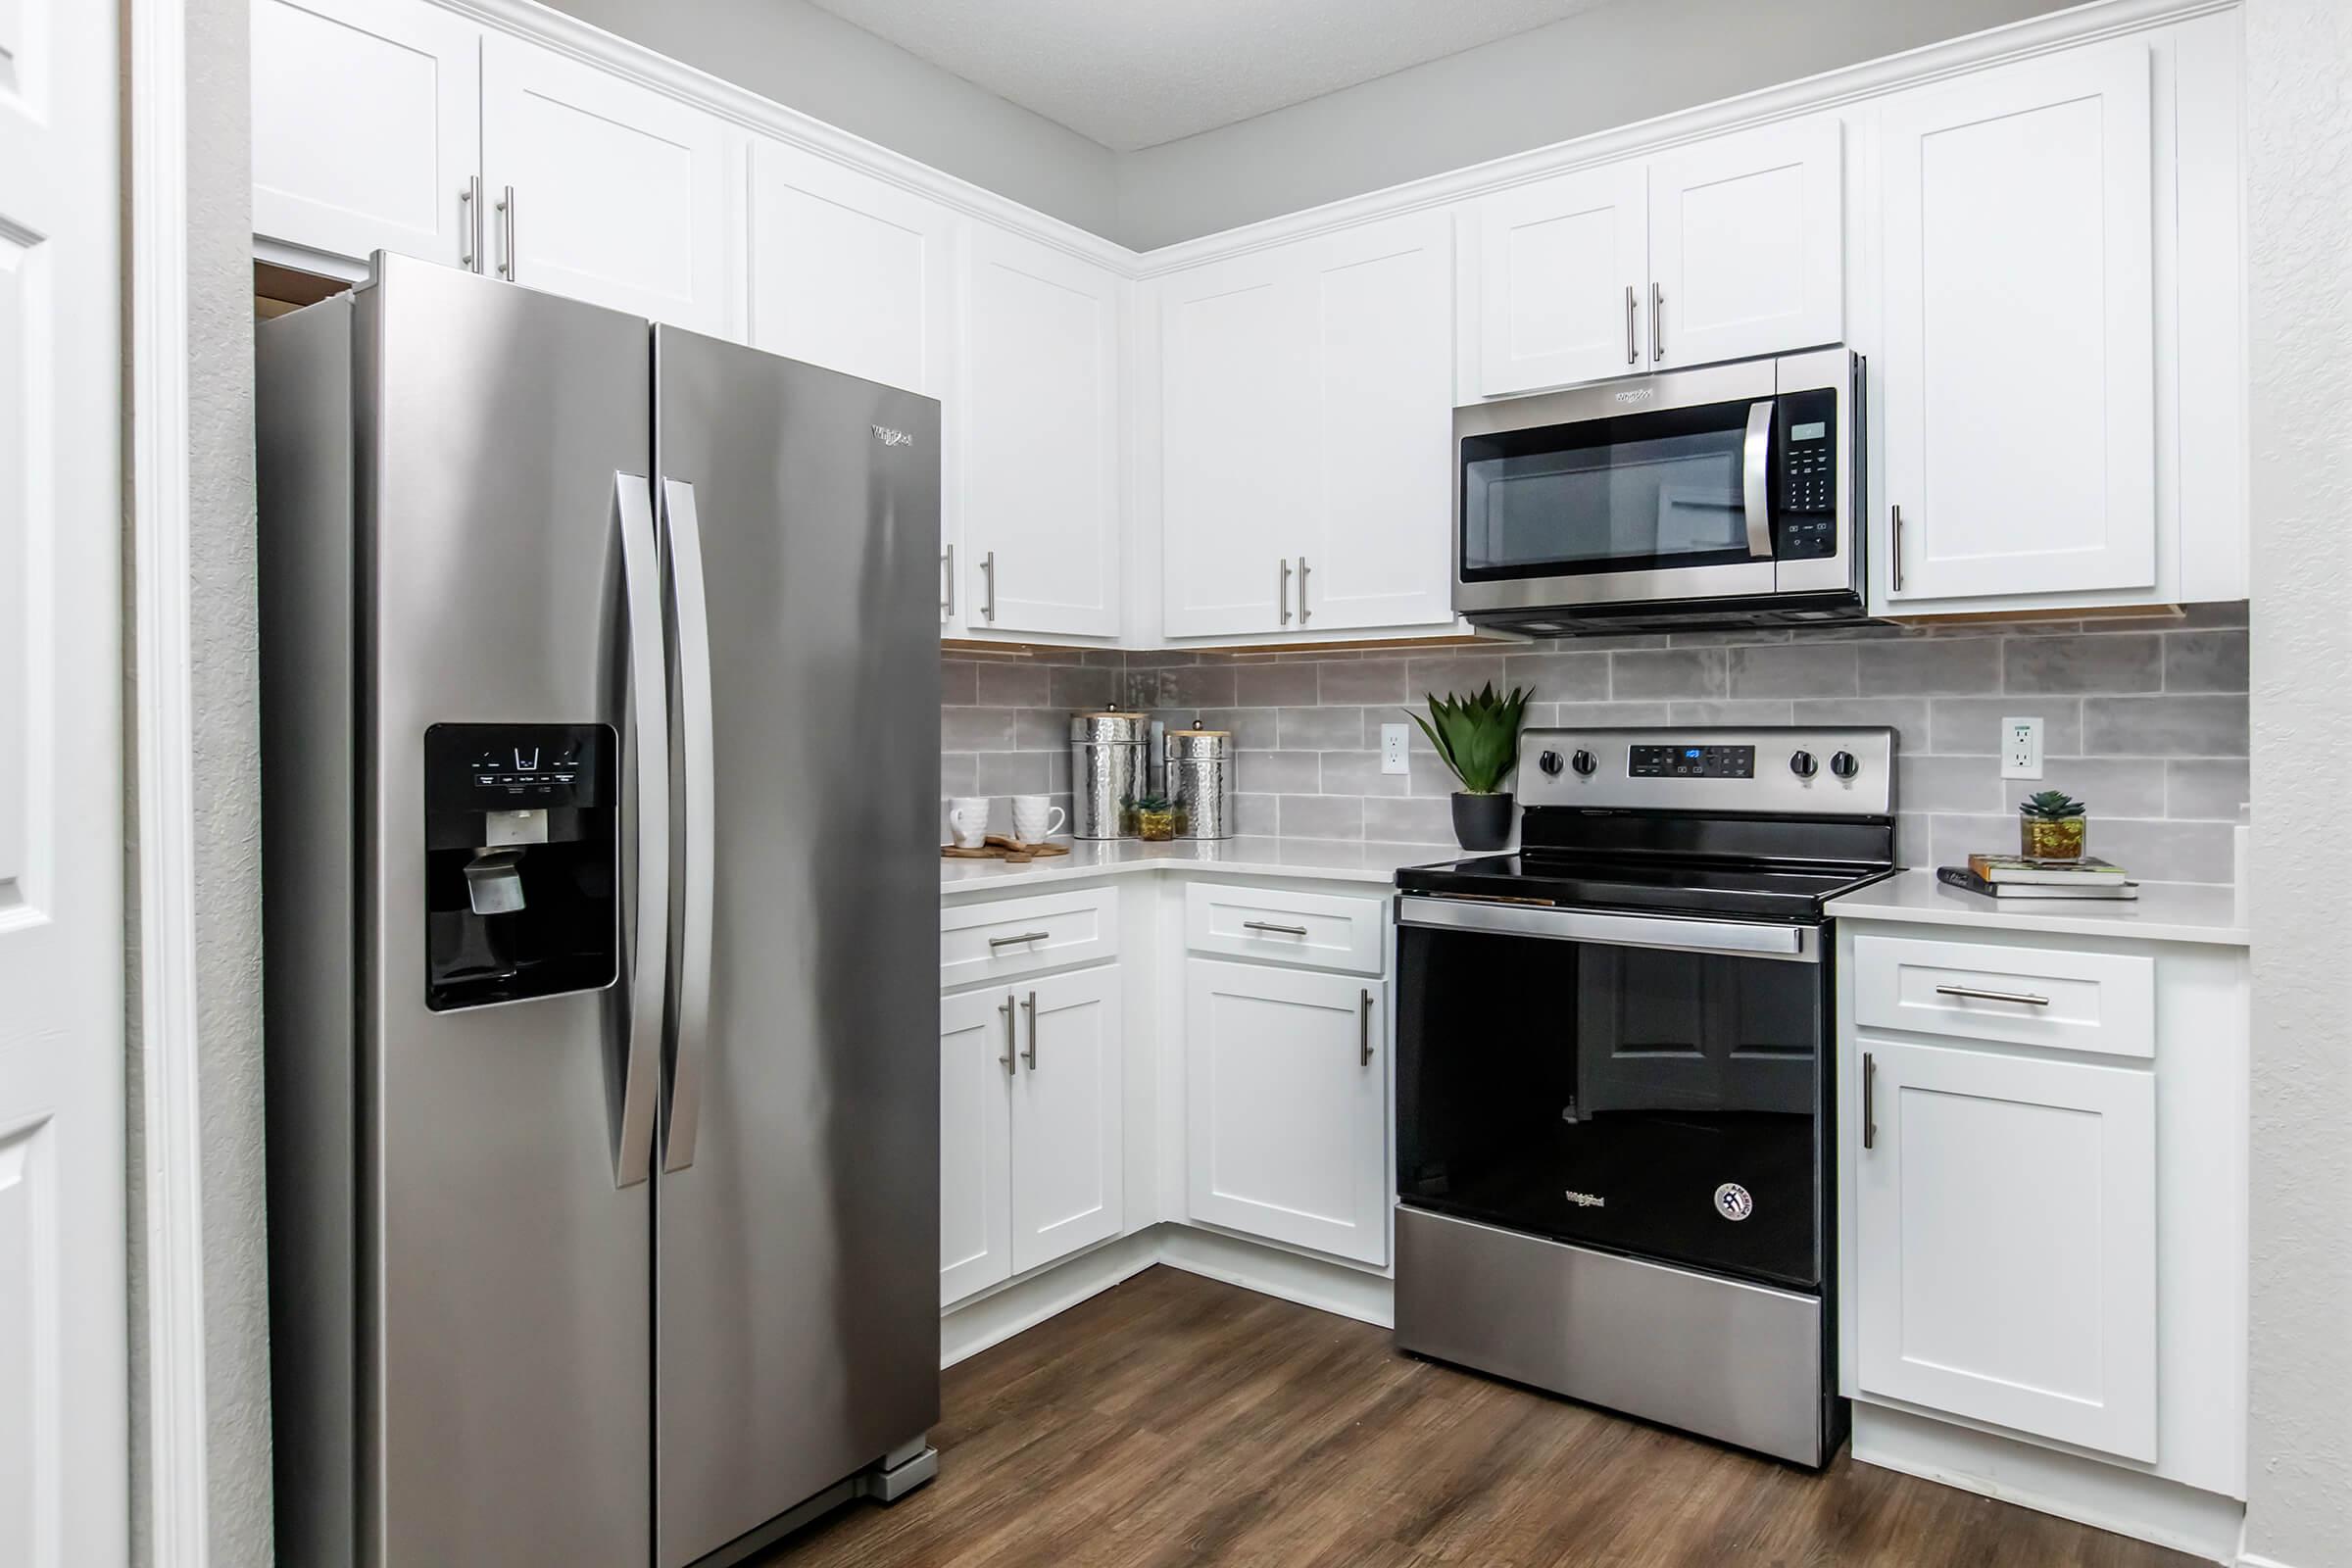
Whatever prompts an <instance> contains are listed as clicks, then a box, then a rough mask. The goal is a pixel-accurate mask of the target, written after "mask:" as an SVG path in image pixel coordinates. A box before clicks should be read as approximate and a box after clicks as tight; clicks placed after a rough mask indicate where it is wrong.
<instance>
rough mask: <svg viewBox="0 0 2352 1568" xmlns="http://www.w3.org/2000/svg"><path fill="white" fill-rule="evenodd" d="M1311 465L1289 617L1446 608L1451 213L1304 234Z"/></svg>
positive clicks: (1437, 621)
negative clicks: (1299, 573) (1299, 574)
mask: <svg viewBox="0 0 2352 1568" xmlns="http://www.w3.org/2000/svg"><path fill="white" fill-rule="evenodd" d="M1306 250H1307V257H1306V263H1307V265H1306V266H1305V267H1304V268H1303V269H1302V271H1303V279H1302V281H1303V284H1304V290H1305V299H1304V302H1303V310H1302V311H1301V313H1300V314H1301V315H1302V316H1303V317H1304V319H1305V320H1306V323H1307V326H1308V329H1309V333H1310V341H1309V345H1308V349H1309V354H1310V357H1311V368H1310V371H1309V376H1308V386H1309V388H1310V389H1311V398H1312V403H1311V407H1312V409H1313V417H1314V420H1315V424H1314V426H1313V430H1312V434H1313V439H1314V447H1313V451H1314V456H1315V463H1314V466H1313V471H1312V472H1311V473H1310V474H1309V476H1308V478H1309V482H1310V483H1311V484H1312V485H1313V486H1314V487H1315V488H1314V494H1313V495H1312V496H1311V497H1310V498H1309V501H1308V519H1309V522H1310V526H1309V528H1308V530H1307V533H1308V537H1309V538H1310V539H1311V541H1312V542H1311V543H1309V544H1302V545H1301V546H1300V551H1299V553H1300V554H1301V555H1302V556H1303V557H1305V558H1306V559H1305V562H1304V565H1305V567H1306V571H1305V575H1304V577H1303V578H1302V580H1301V583H1300V587H1299V614H1300V623H1301V624H1302V625H1304V626H1305V628H1306V629H1307V630H1309V631H1342V630H1348V629H1354V628H1364V627H1375V626H1377V627H1389V626H1427V625H1444V624H1447V623H1450V622H1451V621H1452V619H1453V537H1452V531H1451V530H1450V529H1449V528H1448V527H1446V525H1445V519H1446V517H1448V516H1450V515H1451V513H1452V495H1453V482H1454V468H1453V389H1452V372H1451V366H1452V363H1453V221H1452V218H1451V217H1450V216H1449V215H1447V214H1446V213H1443V212H1430V213H1414V214H1411V215H1409V216H1407V217H1404V218H1398V219H1392V220H1390V221H1387V222H1384V223H1371V224H1366V225H1363V226H1361V227H1357V228H1351V229H1348V230H1347V231H1346V232H1344V233H1341V234H1337V235H1334V236H1332V237H1331V238H1329V239H1323V240H1315V241H1310V242H1308V245H1307V247H1306Z"/></svg>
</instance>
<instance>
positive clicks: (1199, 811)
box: [1166, 728, 1237, 839]
mask: <svg viewBox="0 0 2352 1568" xmlns="http://www.w3.org/2000/svg"><path fill="white" fill-rule="evenodd" d="M1236 788H1237V782H1236V780H1235V778H1234V765H1233V732H1232V731H1231V730H1223V729H1197V728H1196V729H1172V730H1169V731H1168V733H1167V790H1166V794H1167V797H1168V801H1169V804H1170V805H1172V806H1174V807H1175V808H1176V836H1177V837H1178V838H1180V839H1229V838H1231V837H1233V818H1234V794H1235V790H1236Z"/></svg>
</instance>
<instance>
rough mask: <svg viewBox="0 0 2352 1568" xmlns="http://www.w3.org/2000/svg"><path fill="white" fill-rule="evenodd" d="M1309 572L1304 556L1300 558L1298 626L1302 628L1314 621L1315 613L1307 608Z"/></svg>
mask: <svg viewBox="0 0 2352 1568" xmlns="http://www.w3.org/2000/svg"><path fill="white" fill-rule="evenodd" d="M1307 571H1308V567H1307V564H1306V558H1305V557H1304V556H1300V557H1299V625H1301V626H1303V625H1305V624H1306V623H1307V622H1308V621H1309V620H1311V619H1313V618H1314V612H1313V611H1311V610H1309V609H1307V608H1306V574H1307Z"/></svg>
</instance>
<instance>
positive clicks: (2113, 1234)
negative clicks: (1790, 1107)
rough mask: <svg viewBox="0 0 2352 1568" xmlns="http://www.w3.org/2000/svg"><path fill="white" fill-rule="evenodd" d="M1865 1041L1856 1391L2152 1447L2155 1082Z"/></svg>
mask: <svg viewBox="0 0 2352 1568" xmlns="http://www.w3.org/2000/svg"><path fill="white" fill-rule="evenodd" d="M1858 1047H1859V1050H1860V1051H1861V1053H1862V1054H1863V1061H1864V1063H1865V1065H1864V1068H1863V1070H1862V1071H1861V1072H1860V1073H1859V1074H1858V1075H1857V1077H1858V1079H1859V1084H1860V1087H1858V1088H1857V1090H1856V1094H1857V1097H1858V1098H1857V1101H1856V1105H1857V1114H1856V1115H1855V1117H1854V1118H1853V1120H1852V1121H1851V1122H1849V1123H1848V1125H1847V1136H1849V1137H1854V1136H1863V1135H1862V1134H1859V1133H1858V1132H1857V1129H1868V1132H1867V1135H1866V1136H1867V1143H1868V1147H1866V1148H1864V1149H1863V1150H1862V1151H1861V1153H1860V1156H1859V1161H1858V1166H1859V1175H1858V1178H1857V1187H1858V1193H1857V1199H1856V1202H1857V1208H1858V1213H1857V1216H1856V1218H1857V1225H1856V1257H1857V1278H1858V1289H1857V1294H1858V1296H1859V1298H1860V1299H1859V1300H1857V1301H1856V1302H1854V1303H1853V1310H1854V1312H1855V1314H1856V1317H1857V1323H1856V1327H1857V1329H1858V1331H1859V1336H1860V1341H1861V1365H1860V1368H1859V1370H1858V1373H1857V1378H1858V1382H1859V1386H1860V1388H1861V1389H1862V1391H1863V1392H1864V1393H1866V1394H1878V1395H1885V1396H1887V1397H1889V1398H1895V1399H1902V1400H1906V1401H1908V1402H1910V1403H1913V1404H1918V1405H1922V1406H1925V1407H1927V1408H1929V1409H1934V1410H1948V1411H1950V1412H1952V1413H1953V1414H1956V1415H1963V1416H1969V1417H1972V1418H1974V1419H1976V1420H1980V1421H1989V1422H1991V1423H1993V1424H1995V1425H1997V1426H2004V1427H2010V1428H2013V1429H2015V1430H2017V1431H2020V1432H2028V1433H2034V1434H2037V1435H2039V1436H2041V1437H2045V1438H2052V1439H2055V1440H2057V1441H2059V1442H2061V1443H2070V1444H2075V1445H2078V1446H2082V1447H2085V1448H2095V1449H2097V1450H2099V1451H2100V1452H2102V1453H2113V1454H2118V1455H2121V1456H2123V1457H2125V1458H2130V1459H2140V1460H2153V1459H2154V1458H2155V1457H2156V1121H2155V1117H2156V1094H2155V1078H2154V1076H2153V1075H2152V1074H2150V1073H2149V1072H2148V1071H2146V1070H2145V1069H2142V1068H2133V1067H2107V1066H2092V1065H2087V1064H2084V1063H2081V1062H2074V1061H2064V1060H2055V1059H2045V1058H2036V1057H2029V1056H2013V1055H2002V1054H1995V1053H1992V1052H1987V1051H1972V1050H1954V1049H1946V1048H1942V1047H1936V1046H1924V1045H1914V1044H1908V1043H1903V1042H1895V1041H1887V1040H1881V1039H1877V1038H1874V1037H1871V1036H1867V1035H1866V1036H1863V1037H1861V1038H1860V1040H1859V1041H1858ZM1874 1091H1875V1092H1874Z"/></svg>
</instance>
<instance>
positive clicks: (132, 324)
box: [123, 0, 211, 1568]
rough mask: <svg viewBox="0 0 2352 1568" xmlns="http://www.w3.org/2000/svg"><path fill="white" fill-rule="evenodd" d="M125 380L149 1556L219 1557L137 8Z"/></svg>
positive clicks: (172, 177) (150, 185)
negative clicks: (213, 1553)
mask: <svg viewBox="0 0 2352 1568" xmlns="http://www.w3.org/2000/svg"><path fill="white" fill-rule="evenodd" d="M123 20H124V27H125V29H126V31H127V37H126V38H125V39H124V42H125V45H126V53H127V56H128V61H129V73H128V93H127V97H128V102H127V103H126V104H125V105H124V114H125V117H126V119H127V121H128V130H129V144H130V145H129V155H130V156H129V163H128V169H127V172H126V180H127V184H128V191H127V195H128V197H129V201H128V209H129V215H130V221H129V224H128V227H127V231H126V235H125V238H126V242H127V249H128V256H127V258H126V266H125V269H124V274H123V275H124V281H125V283H126V285H127V286H128V289H129V311H128V316H129V323H128V324H129V345H128V347H129V367H128V374H127V376H126V382H127V393H128V408H127V410H126V412H127V414H128V417H129V442H130V500H131V538H132V544H131V548H132V557H133V561H132V564H133V573H134V582H135V594H136V603H135V606H134V609H133V616H134V635H135V640H136V648H135V653H134V658H135V661H136V664H135V667H136V671H137V676H136V678H137V690H138V703H137V715H138V717H137V733H136V744H137V755H136V759H135V766H136V768H137V785H138V856H137V861H138V889H139V894H138V897H139V951H138V960H137V961H138V999H139V1026H140V1056H141V1062H142V1070H141V1074H140V1077H141V1084H142V1090H143V1094H142V1102H141V1114H142V1118H143V1120H142V1132H143V1141H144V1159H143V1168H142V1175H143V1178H144V1207H145V1213H144V1215H143V1219H144V1226H145V1232H146V1255H147V1280H146V1304H147V1320H146V1322H145V1323H144V1324H143V1325H139V1326H137V1327H136V1328H134V1329H133V1332H141V1331H143V1332H144V1334H145V1336H146V1344H147V1394H148V1400H147V1408H148V1417H147V1419H148V1433H147V1444H148V1467H149V1489H150V1490H149V1496H148V1503H149V1508H150V1515H151V1517H150V1521H149V1534H150V1538H151V1539H150V1548H151V1549H150V1555H149V1561H150V1563H151V1564H153V1568H203V1565H204V1564H205V1562H206V1561H207V1558H208V1556H209V1554H210V1540H209V1537H210V1525H211V1520H210V1510H209V1505H208V1501H207V1453H206V1434H207V1418H208V1409H207V1400H206V1386H205V1349H204V1346H205V1340H204V1166H203V1146H202V1138H201V1134H202V1109H201V1105H200V1103H199V1100H198V1092H199V1083H198V1078H197V1066H196V1055H197V1052H196V1047H197V1038H198V1029H197V997H196V893H195V889H196V872H195V842H196V823H195V807H194V798H195V785H194V776H195V775H194V769H195V760H194V758H195V751H194V747H195V703H194V695H193V691H192V688H191V675H192V671H191V657H192V656H191V644H190V640H189V602H188V565H189V532H188V530H189V498H188V434H189V411H188V371H187V365H188V299H187V280H188V218H187V58H186V56H187V49H186V44H187V15H186V9H185V6H184V4H183V0H129V4H128V6H127V7H126V8H125V10H124V14H123Z"/></svg>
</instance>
